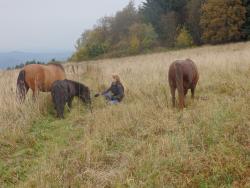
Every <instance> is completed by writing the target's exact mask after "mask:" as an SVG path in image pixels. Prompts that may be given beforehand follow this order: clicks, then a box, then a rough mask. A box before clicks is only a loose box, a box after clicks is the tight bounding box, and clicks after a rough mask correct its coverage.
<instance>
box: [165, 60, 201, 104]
mask: <svg viewBox="0 0 250 188" xmlns="http://www.w3.org/2000/svg"><path fill="white" fill-rule="evenodd" d="M198 80H199V73H198V70H197V67H196V65H195V63H194V62H193V61H192V60H190V59H186V60H177V61H175V62H173V63H172V64H171V65H170V67H169V72H168V81H169V86H170V90H171V95H172V103H173V106H174V107H175V90H176V89H177V91H178V96H179V108H180V109H183V108H184V107H185V101H184V99H185V96H186V95H187V93H188V90H189V89H191V94H192V99H194V93H195V88H196V84H197V82H198Z"/></svg>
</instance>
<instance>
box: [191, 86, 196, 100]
mask: <svg viewBox="0 0 250 188" xmlns="http://www.w3.org/2000/svg"><path fill="white" fill-rule="evenodd" d="M194 93H195V86H193V87H192V88H191V98H192V99H194Z"/></svg>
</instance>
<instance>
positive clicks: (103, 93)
mask: <svg viewBox="0 0 250 188" xmlns="http://www.w3.org/2000/svg"><path fill="white" fill-rule="evenodd" d="M111 87H112V85H111V86H110V87H109V88H108V89H107V90H106V91H104V92H102V95H105V94H106V93H108V92H110V91H111Z"/></svg>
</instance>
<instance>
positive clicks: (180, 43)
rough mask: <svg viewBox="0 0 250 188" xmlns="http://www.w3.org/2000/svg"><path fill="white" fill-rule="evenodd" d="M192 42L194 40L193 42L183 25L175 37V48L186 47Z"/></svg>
mask: <svg viewBox="0 0 250 188" xmlns="http://www.w3.org/2000/svg"><path fill="white" fill-rule="evenodd" d="M193 44H194V42H193V38H192V36H191V34H190V33H189V32H188V30H187V29H186V28H185V27H183V28H182V29H181V30H180V33H179V35H178V36H177V38H176V43H175V46H176V47H177V48H186V47H190V46H192V45H193Z"/></svg>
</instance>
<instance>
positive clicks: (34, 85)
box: [17, 63, 66, 101]
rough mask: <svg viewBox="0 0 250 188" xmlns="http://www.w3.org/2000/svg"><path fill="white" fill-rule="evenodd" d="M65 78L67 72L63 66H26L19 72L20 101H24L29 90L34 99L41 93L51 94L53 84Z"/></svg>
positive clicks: (18, 93)
mask: <svg viewBox="0 0 250 188" xmlns="http://www.w3.org/2000/svg"><path fill="white" fill-rule="evenodd" d="M65 78H66V75H65V71H64V68H63V66H62V65H61V64H52V63H51V64H47V65H39V64H31V65H26V66H25V67H24V68H23V69H22V70H21V71H20V72H19V76H18V79H17V96H18V99H19V100H20V101H23V100H24V99H25V96H26V94H27V92H28V90H29V88H30V89H31V90H32V91H33V98H35V97H36V96H37V94H38V93H39V91H42V92H49V91H51V86H52V84H53V82H55V81H56V80H64V79H65Z"/></svg>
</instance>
